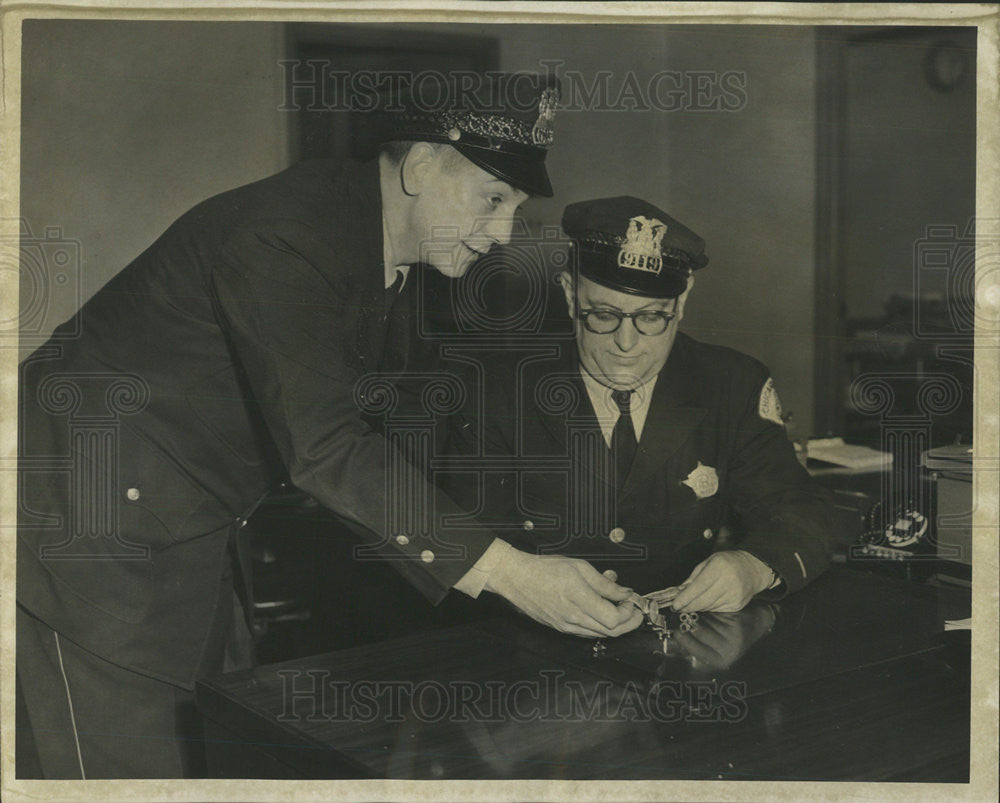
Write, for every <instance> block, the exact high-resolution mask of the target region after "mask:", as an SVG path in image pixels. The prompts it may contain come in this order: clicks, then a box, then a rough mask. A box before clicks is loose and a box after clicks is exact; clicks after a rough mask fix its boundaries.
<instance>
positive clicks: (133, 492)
mask: <svg viewBox="0 0 1000 803" xmlns="http://www.w3.org/2000/svg"><path fill="white" fill-rule="evenodd" d="M125 496H127V497H128V498H129V499H131V500H132V501H133V502H134V501H135V500H137V499H138V498H139V489H138V488H129V489H128V490H127V491H125Z"/></svg>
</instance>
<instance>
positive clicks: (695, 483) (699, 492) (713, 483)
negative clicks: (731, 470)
mask: <svg viewBox="0 0 1000 803" xmlns="http://www.w3.org/2000/svg"><path fill="white" fill-rule="evenodd" d="M683 484H684V485H686V486H687V487H688V488H690V489H691V490H692V491H694V495H695V496H697V497H698V498H699V499H706V498H707V497H709V496H714V495H715V493H716V492H717V491H718V490H719V475H718V474H716V473H715V469H714V468H712V467H711V466H706V465H703V464H702V462H701V461H700V460H699V461H698V467H697V468H696V469H694V471H692V472H691V473H690V474H688V475H687V479H686V480H684V482H683Z"/></svg>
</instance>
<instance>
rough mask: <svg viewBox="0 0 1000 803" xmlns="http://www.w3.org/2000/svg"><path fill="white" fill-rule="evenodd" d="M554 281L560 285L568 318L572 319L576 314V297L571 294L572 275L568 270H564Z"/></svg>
mask: <svg viewBox="0 0 1000 803" xmlns="http://www.w3.org/2000/svg"><path fill="white" fill-rule="evenodd" d="M556 279H557V280H558V282H559V284H561V285H562V289H563V295H565V296H566V310H567V312H568V313H569V317H570V318H572V317H573V316H574V315H575V312H576V310H575V307H576V297H575V295H574V293H573V275H572V274H571V273H570V272H569V271H568V270H564V271H563V272H562V273H560V274H559V275H558V276H557V277H556Z"/></svg>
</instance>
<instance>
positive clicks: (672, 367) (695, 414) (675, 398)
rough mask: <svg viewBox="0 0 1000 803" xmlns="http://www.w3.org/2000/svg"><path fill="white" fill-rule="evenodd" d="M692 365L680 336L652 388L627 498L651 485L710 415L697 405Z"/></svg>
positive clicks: (684, 338) (688, 349)
mask: <svg viewBox="0 0 1000 803" xmlns="http://www.w3.org/2000/svg"><path fill="white" fill-rule="evenodd" d="M689 361H690V348H689V344H688V340H687V337H686V336H684V335H682V334H680V333H678V335H677V340H676V341H675V342H674V347H673V349H672V350H671V352H670V356H669V357H668V358H667V364H666V365H665V366H664V368H663V370H662V371H661V372H660V376H659V378H658V379H657V380H656V386H655V387H654V388H653V398H652V399H650V406H649V411H648V412H647V414H646V423H645V424H644V426H643V430H642V438H641V439H640V440H639V449H638V451H637V452H636V455H635V462H633V463H632V469H631V470H630V471H629V475H628V477H627V479H626V480H625V488H624V489H623V494H624V495H627V494H629V493H631V492H633V491H635V490H636V489H637V488H638V487H640V486H641V485H644V484H645V483H646V482H648V481H649V478H650V477H651V476H653V475H654V474H655V473H656V472H657V471H658V470H659V468H660V466H662V465H663V464H664V463H665V462H666V461H667V460H669V459H670V458H671V457H672V456H673V455H674V454H675V453H676V452H677V450H678V449H679V448H680V447H681V446H682V445H683V444H684V442H685V441H686V440H687V439H688V438H690V437H691V435H692V433H693V432H694V431H695V429H696V428H697V427H698V425H699V424H700V423H701V422H702V419H704V418H705V415H706V413H707V412H708V410H707V408H706V407H703V406H701V405H699V404H697V400H698V399H697V388H695V386H694V382H693V377H694V371H693V370H692V367H691V366H690V364H689Z"/></svg>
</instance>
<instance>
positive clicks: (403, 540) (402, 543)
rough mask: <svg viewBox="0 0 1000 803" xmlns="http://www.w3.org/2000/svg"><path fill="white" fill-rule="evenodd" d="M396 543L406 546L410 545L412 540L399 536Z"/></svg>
mask: <svg viewBox="0 0 1000 803" xmlns="http://www.w3.org/2000/svg"><path fill="white" fill-rule="evenodd" d="M396 543H397V544H399V545H400V546H406V545H407V544H408V543H410V539H409V538H407V537H406V536H405V535H397V536H396Z"/></svg>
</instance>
